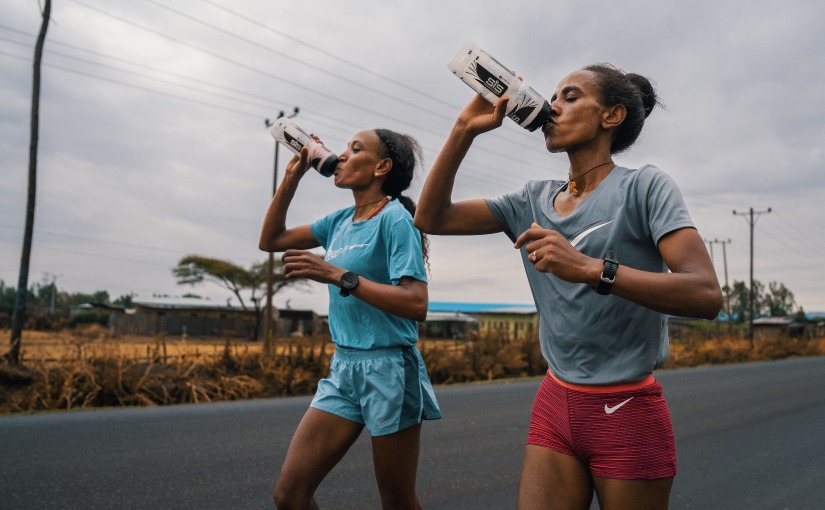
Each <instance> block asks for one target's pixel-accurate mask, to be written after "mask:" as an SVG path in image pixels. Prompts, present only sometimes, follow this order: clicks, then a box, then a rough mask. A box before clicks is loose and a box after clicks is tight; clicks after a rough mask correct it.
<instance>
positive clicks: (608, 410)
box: [604, 397, 633, 414]
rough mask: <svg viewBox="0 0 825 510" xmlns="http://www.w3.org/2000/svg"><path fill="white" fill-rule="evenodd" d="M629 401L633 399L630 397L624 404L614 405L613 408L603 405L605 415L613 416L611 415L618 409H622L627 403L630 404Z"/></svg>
mask: <svg viewBox="0 0 825 510" xmlns="http://www.w3.org/2000/svg"><path fill="white" fill-rule="evenodd" d="M631 400H633V397H630V398H629V399H627V400H625V401H624V402H619V403H618V404H616V405H615V406H613V407H610V406H608V405H607V404H605V405H604V412H606V413H607V414H613V413H615V412H616V411H618V410H619V408H620V407H622V406H623V405H625V404H627V403H628V402H630V401H631Z"/></svg>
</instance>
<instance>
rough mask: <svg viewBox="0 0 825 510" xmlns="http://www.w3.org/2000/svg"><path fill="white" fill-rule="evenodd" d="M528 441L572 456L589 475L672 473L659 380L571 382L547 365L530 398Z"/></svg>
mask: <svg viewBox="0 0 825 510" xmlns="http://www.w3.org/2000/svg"><path fill="white" fill-rule="evenodd" d="M527 444H529V445H536V446H541V447H544V448H549V449H551V450H554V451H557V452H561V453H564V454H567V455H572V456H574V457H577V458H578V459H580V460H581V461H582V462H584V463H585V465H587V466H588V468H589V469H590V473H591V474H592V475H593V476H598V477H602V478H617V479H625V480H638V479H644V480H653V479H657V478H670V477H673V476H675V475H676V442H675V440H674V438H673V425H672V424H671V421H670V411H668V408H667V403H666V402H665V398H664V396H663V395H662V385H661V384H660V383H659V382H658V381H656V380H655V379H654V378H653V376H649V377H648V378H647V379H645V380H644V381H641V382H639V383H634V384H625V385H616V386H607V387H605V386H601V387H588V386H581V385H570V384H567V383H564V382H562V381H560V380H558V379H556V378H555V377H554V376H553V374H551V373H550V371H549V370H548V372H547V376H546V377H545V378H544V381H543V382H542V384H541V387H539V391H538V393H537V394H536V399H535V402H534V403H533V413H532V416H531V418H530V433H529V435H528V437H527Z"/></svg>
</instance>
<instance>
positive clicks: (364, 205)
mask: <svg viewBox="0 0 825 510" xmlns="http://www.w3.org/2000/svg"><path fill="white" fill-rule="evenodd" d="M386 199H387V197H384V198H382V199H381V200H376V201H375V202H369V203H366V204H363V205H356V206H355V208H356V209H360V208H362V207H366V206H368V205H373V204H377V203H378V202H382V201H384V200H386Z"/></svg>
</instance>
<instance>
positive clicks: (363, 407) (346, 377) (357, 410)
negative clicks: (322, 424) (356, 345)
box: [310, 346, 441, 436]
mask: <svg viewBox="0 0 825 510" xmlns="http://www.w3.org/2000/svg"><path fill="white" fill-rule="evenodd" d="M310 407H314V408H316V409H320V410H322V411H326V412H328V413H332V414H334V415H336V416H340V417H342V418H344V419H347V420H350V421H354V422H356V423H361V424H364V425H366V427H367V429H368V430H369V431H370V435H372V436H385V435H387V434H394V433H396V432H400V431H402V430H404V429H407V428H409V427H412V426H413V425H418V424H419V423H421V421H422V420H437V419H439V418H441V410H440V409H439V407H438V402H437V401H436V399H435V392H434V391H433V386H432V383H430V378H429V376H428V375H427V369H426V368H425V367H424V360H423V359H421V354H420V353H419V352H418V349H416V348H415V347H386V348H382V349H371V350H359V349H346V348H343V347H337V346H336V348H335V354H334V355H333V356H332V359H331V360H330V375H329V377H327V378H325V379H321V380H320V381H318V390H317V391H316V392H315V398H313V399H312V403H311V404H310Z"/></svg>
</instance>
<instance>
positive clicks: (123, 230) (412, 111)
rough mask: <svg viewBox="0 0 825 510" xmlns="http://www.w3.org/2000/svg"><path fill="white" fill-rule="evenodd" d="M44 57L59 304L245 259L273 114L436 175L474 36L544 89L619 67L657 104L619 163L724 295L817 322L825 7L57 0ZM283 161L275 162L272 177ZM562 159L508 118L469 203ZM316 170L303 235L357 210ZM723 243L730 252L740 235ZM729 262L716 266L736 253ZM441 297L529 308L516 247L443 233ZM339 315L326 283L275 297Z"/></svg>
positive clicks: (17, 200) (1, 82)
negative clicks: (415, 156)
mask: <svg viewBox="0 0 825 510" xmlns="http://www.w3.org/2000/svg"><path fill="white" fill-rule="evenodd" d="M53 4H54V5H53V8H52V23H51V26H50V28H49V31H48V36H47V42H46V45H45V52H44V67H43V80H42V96H41V110H40V120H41V129H40V151H39V159H38V188H37V211H36V221H35V236H34V246H33V254H32V258H31V268H30V277H29V283H30V284H33V283H43V282H48V281H52V280H56V283H57V286H58V287H59V288H60V289H62V290H66V291H69V292H93V291H96V290H107V291H108V292H109V294H110V295H111V296H112V298H113V299H114V298H116V297H118V296H120V295H124V294H129V293H134V294H137V295H138V296H139V297H150V296H152V295H155V294H169V295H180V294H183V293H185V292H195V293H197V294H200V295H202V296H204V297H209V298H210V299H214V300H219V301H224V300H225V299H226V298H227V297H228V296H227V293H226V291H223V290H221V289H220V288H218V287H217V286H210V285H209V284H205V285H202V286H199V287H195V288H187V287H179V286H177V285H176V283H175V279H174V278H173V276H172V272H171V269H172V268H173V267H174V266H175V265H176V263H177V261H178V260H179V259H180V258H181V257H183V256H184V255H187V254H201V255H206V256H210V257H216V258H223V259H228V260H231V261H233V262H235V263H238V264H241V265H244V266H249V265H250V264H252V263H253V262H256V261H262V260H264V259H265V254H263V253H261V252H260V251H259V250H258V249H257V241H258V234H259V229H260V225H261V219H262V216H263V213H264V211H265V209H266V207H267V204H268V202H269V199H270V198H271V193H272V186H273V159H274V158H273V152H274V146H275V142H274V140H273V138H272V137H271V135H270V134H269V131H268V130H267V129H266V128H265V125H264V121H265V119H274V118H275V117H276V116H277V115H278V112H280V111H286V112H287V113H289V112H292V111H293V108H294V107H299V108H300V113H299V114H298V116H297V117H296V118H295V120H296V121H297V122H298V123H299V124H300V125H301V126H303V127H304V128H306V129H307V130H309V131H313V132H315V133H317V134H319V135H320V136H321V137H322V138H323V139H324V141H325V142H326V145H327V146H328V147H330V148H331V149H332V150H335V151H340V150H342V149H343V148H344V146H345V144H346V142H347V141H348V140H349V137H350V136H351V135H352V134H353V133H355V132H357V131H359V130H361V129H365V128H374V127H387V128H390V129H395V130H399V131H403V132H406V133H409V134H412V135H414V136H415V137H417V138H418V139H419V140H420V142H421V143H422V145H423V147H424V155H425V164H424V166H423V168H422V169H421V171H420V174H419V178H418V180H417V182H416V183H415V184H414V186H413V188H412V189H411V190H410V195H411V196H412V197H413V198H414V199H417V198H418V195H419V193H420V189H421V184H422V182H423V178H424V177H425V176H426V173H427V171H428V169H429V165H430V164H431V163H432V162H433V161H434V159H435V156H436V154H437V152H438V150H439V149H440V148H441V144H442V143H443V140H444V138H445V137H446V135H447V133H448V131H449V129H450V126H451V125H452V121H453V119H454V118H455V116H456V115H457V114H458V112H459V111H460V110H461V108H462V106H463V105H464V104H465V103H466V102H467V101H469V99H470V98H471V96H472V94H473V92H472V91H471V90H470V89H469V88H468V87H466V86H465V85H464V84H462V83H461V82H460V81H459V80H457V79H456V78H455V77H454V76H453V75H452V74H451V73H450V72H449V71H448V70H447V68H446V63H447V61H448V60H449V58H450V57H451V55H452V54H453V53H454V51H455V50H456V49H457V48H458V46H459V45H460V44H461V43H462V41H464V40H471V41H474V42H476V43H477V44H478V45H480V46H481V47H482V48H484V49H485V50H486V51H488V52H489V53H491V54H492V55H493V56H494V57H496V58H497V59H498V60H500V61H501V62H503V63H504V64H505V65H507V66H508V67H510V68H511V69H513V70H514V71H516V72H517V73H518V74H520V75H522V76H523V77H524V79H525V81H527V82H529V83H530V84H531V85H533V86H534V88H536V89H537V90H538V91H540V92H542V93H544V94H545V95H547V96H549V95H551V94H552V92H553V90H554V88H555V86H556V84H557V83H558V81H559V80H560V79H561V78H562V77H563V76H564V75H565V74H567V73H568V72H570V71H572V70H575V69H577V68H580V67H582V66H584V65H587V64H590V63H594V62H610V63H612V64H615V65H617V66H619V67H621V68H622V69H625V70H626V71H632V72H637V73H640V74H643V75H646V76H649V77H650V78H652V79H653V80H654V81H655V83H656V85H657V87H658V91H659V94H660V95H661V98H662V100H663V102H664V104H665V106H666V109H660V110H658V111H655V112H654V113H653V114H652V115H651V117H650V118H649V119H648V122H647V125H646V127H645V130H644V131H643V133H642V138H641V141H640V143H638V144H637V146H636V147H635V148H634V149H632V150H631V151H630V152H628V153H625V154H623V155H621V156H619V157H618V159H617V162H618V163H619V164H622V165H624V166H631V167H635V166H639V165H642V164H645V163H652V164H655V165H657V166H659V167H660V168H662V169H664V170H665V171H667V172H669V173H670V174H671V175H673V176H674V178H675V179H676V181H677V182H678V183H679V185H680V186H681V188H682V190H683V193H684V195H685V198H686V200H687V203H688V206H689V208H690V210H691V214H692V215H693V218H694V220H695V222H696V224H697V225H698V227H699V230H700V234H701V235H702V236H703V237H704V238H705V239H706V240H709V241H714V240H715V241H717V242H715V243H713V242H712V243H711V244H709V248H710V249H711V250H712V255H713V258H714V262H715V264H716V267H717V273H718V275H719V278H720V280H721V281H722V282H723V283H724V279H725V264H724V260H723V253H724V255H726V259H727V272H728V278H729V281H730V282H733V281H734V280H741V281H748V278H749V267H750V266H749V264H750V227H749V223H748V221H749V220H748V216H741V215H735V214H734V213H733V211H734V210H735V211H737V212H738V213H748V212H749V211H750V209H751V208H752V209H753V210H754V211H755V212H757V213H759V212H761V211H767V210H768V208H770V209H771V212H770V213H766V214H756V215H755V218H757V221H756V226H755V228H754V234H755V237H754V239H755V241H754V243H755V247H754V273H755V278H756V279H757V280H760V281H762V282H763V283H767V282H773V281H775V282H780V283H783V284H784V285H785V286H786V287H788V288H789V289H790V290H791V291H792V292H793V293H794V295H795V297H796V300H797V303H798V304H799V305H800V306H802V307H804V308H805V310H806V311H825V285H823V284H825V273H823V268H825V255H823V254H824V253H825V221H823V219H825V213H823V201H825V184H823V177H822V167H823V163H825V153H824V152H823V145H825V121H823V119H825V86H823V83H825V52H823V48H824V47H825V36H823V34H825V32H823V30H822V26H821V22H822V20H823V19H825V4H823V3H822V2H818V1H814V0H808V1H784V2H778V1H777V2H769V1H763V0H755V1H754V0H747V1H719V0H694V1H692V2H679V3H678V4H677V3H673V4H677V5H671V3H669V2H661V1H653V0H650V1H648V0H639V1H628V2H615V1H614V0H599V1H587V0H579V1H572V0H558V1H553V2H548V1H546V0H543V1H527V2H519V1H513V2H507V3H502V2H491V1H474V2H469V1H468V2H445V1H432V0H416V1H414V2H374V1H347V0H330V1H315V2H294V1H293V2H283V1H271V0H270V1H262V0H243V1H235V2H229V1H228V0H175V1H165V0H163V1H162V0H158V1H153V0H135V1H131V2H104V1H102V0H56V1H55V2H53ZM39 9H40V8H39V5H38V2H37V1H34V0H4V1H3V2H2V6H0V69H2V72H0V94H2V101H0V279H2V280H4V281H5V283H6V285H10V286H15V285H16V283H17V278H18V271H19V266H20V253H21V246H22V239H23V230H24V224H25V208H26V190H27V172H28V170H27V168H28V145H29V122H30V108H31V84H32V58H33V53H34V44H35V38H36V35H37V32H38V30H39V27H40V19H41V18H40V10H39ZM286 160H287V153H286V151H281V157H280V173H281V174H283V166H284V165H285V163H286ZM566 173H567V160H566V158H565V156H564V155H563V154H555V155H553V154H549V153H547V152H546V151H545V150H544V149H543V140H542V137H541V135H540V133H538V132H535V133H529V132H527V131H525V130H523V129H521V128H519V127H518V126H516V125H515V124H514V123H512V122H510V121H506V124H505V126H504V127H503V128H501V129H499V130H496V131H494V132H492V133H488V134H486V135H484V136H483V137H481V138H479V139H478V140H477V142H476V144H475V145H474V147H473V149H472V151H471V152H470V154H469V155H468V157H467V160H466V162H465V164H464V166H463V167H462V170H461V172H460V174H459V177H458V179H457V183H456V187H457V190H456V198H459V199H464V198H479V197H494V196H498V195H500V194H503V193H505V192H508V191H512V190H515V189H518V188H520V187H521V186H522V185H523V183H524V182H525V181H527V180H528V179H542V178H562V177H564V176H565V175H566ZM351 198H352V196H351V194H350V193H349V192H348V191H346V190H338V189H336V188H335V187H334V186H333V185H332V184H331V181H329V180H327V179H324V178H323V177H321V176H320V175H317V174H312V175H308V176H307V178H305V179H304V180H303V181H302V183H301V187H300V188H299V191H298V193H297V196H296V199H295V201H294V202H293V206H292V208H291V210H290V216H289V218H288V222H289V223H290V224H291V225H297V224H303V223H309V222H311V221H313V220H314V219H316V218H318V217H320V216H322V215H324V214H327V213H328V212H331V211H332V210H334V209H336V208H339V207H344V206H346V205H348V204H349V203H351ZM728 240H730V242H729V243H728V242H727V241H728ZM723 249H724V252H723ZM431 269H432V278H431V283H430V299H431V300H434V301H481V302H500V303H529V302H531V298H530V293H529V290H528V288H527V283H526V278H525V277H524V275H523V269H522V267H521V263H520V260H519V257H518V256H517V253H516V252H515V250H513V248H512V244H511V243H510V242H509V241H508V240H507V238H506V237H505V236H504V235H503V234H498V235H494V236H485V237H473V238H445V237H437V238H433V239H432V253H431ZM287 300H289V301H290V306H292V307H295V308H313V309H316V310H318V311H325V309H326V306H327V296H326V290H325V289H324V288H323V287H322V286H320V285H316V286H312V287H311V288H310V289H309V290H308V291H303V292H297V291H290V292H284V293H283V294H279V295H277V296H276V298H275V303H276V304H277V305H279V306H284V305H285V304H286V301H287Z"/></svg>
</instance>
